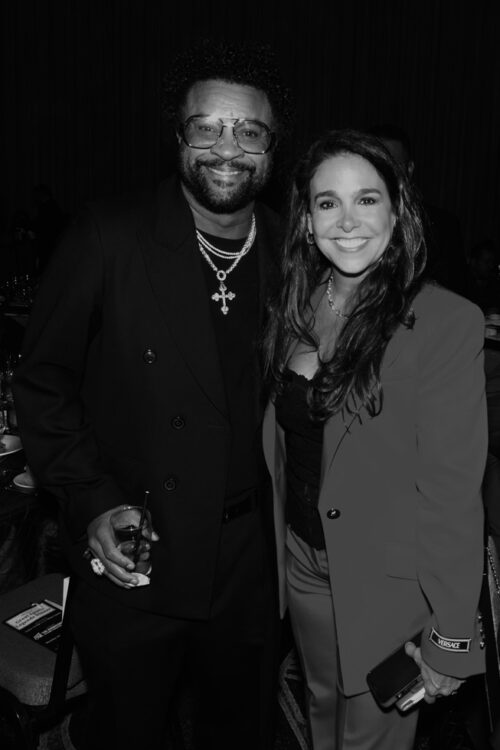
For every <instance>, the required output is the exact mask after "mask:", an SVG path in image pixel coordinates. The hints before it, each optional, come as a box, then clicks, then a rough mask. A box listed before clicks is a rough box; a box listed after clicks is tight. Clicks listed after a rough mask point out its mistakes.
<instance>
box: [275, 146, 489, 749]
mask: <svg viewBox="0 0 500 750" xmlns="http://www.w3.org/2000/svg"><path fill="white" fill-rule="evenodd" d="M424 261H425V248H424V245H423V241H422V225H421V219H420V213H419V207H418V201H417V199H416V197H415V195H414V193H413V190H412V188H411V186H410V184H409V183H408V182H407V180H406V177H405V175H404V174H403V173H402V171H401V170H400V168H399V166H398V165H397V164H396V162H395V161H393V159H392V157H391V156H390V154H389V153H388V152H387V151H386V149H385V148H384V146H383V145H382V144H381V143H380V142H379V141H378V140H377V139H375V138H373V137H372V136H367V135H365V134H363V133H359V132H355V131H333V132H330V133H327V134H326V135H325V136H324V137H322V138H320V139H319V140H318V141H317V142H316V143H314V144H313V145H312V146H311V148H310V149H309V151H308V152H307V154H306V155H305V157H304V158H303V159H302V160H301V162H300V163H299V164H298V167H297V169H296V173H295V177H294V181H293V186H292V190H291V196H290V203H289V213H288V228H287V234H286V239H285V245H284V259H283V267H282V279H281V285H280V293H279V295H277V297H276V300H275V302H274V303H273V305H272V306H271V315H270V317H269V320H270V323H269V326H268V328H267V332H266V337H265V343H264V353H265V366H266V372H267V377H268V379H269V382H270V386H271V392H272V398H271V403H270V405H269V408H268V411H267V413H266V418H265V423H264V449H265V454H266V460H267V462H268V466H269V469H270V472H271V474H272V478H273V484H274V503H275V524H276V540H277V555H278V567H279V577H280V596H281V609H282V613H284V611H285V609H286V607H287V606H288V607H289V610H290V617H291V622H292V628H293V632H294V637H295V641H296V645H297V650H298V653H299V657H300V659H301V663H302V667H303V671H304V676H305V681H306V699H307V707H308V715H309V723H310V728H311V736H312V742H313V747H314V750H341V749H342V750H347V749H349V750H410V749H411V748H412V747H413V742H414V735H415V728H416V721H417V711H416V710H413V711H410V712H408V713H407V714H402V713H400V712H399V711H398V710H397V709H395V708H393V709H391V710H389V711H384V710H382V709H381V708H379V706H378V705H377V703H376V701H375V700H374V698H373V697H372V695H371V693H370V692H369V689H368V685H367V682H366V674H367V672H368V671H369V670H370V669H372V668H373V667H374V666H375V665H376V664H377V663H378V662H380V661H381V660H383V659H384V657H386V656H388V655H389V653H390V652H392V651H393V650H394V649H396V648H397V647H398V646H401V645H402V644H404V643H406V644H407V645H406V650H407V653H408V654H409V655H410V656H411V657H413V658H414V660H415V661H416V662H417V664H418V665H419V667H420V671H421V676H422V678H423V683H424V686H425V699H426V700H427V701H428V702H433V701H434V700H435V698H436V697H440V696H447V695H449V694H450V693H454V692H455V691H456V690H458V689H459V687H460V685H461V684H462V682H463V681H464V680H465V678H466V677H467V676H469V675H471V674H475V673H479V672H481V671H483V669H484V658H483V651H482V646H483V645H484V644H483V643H482V641H481V629H480V624H479V621H478V616H477V606H478V600H479V593H480V586H481V577H482V565H483V514H482V503H481V496H480V486H481V479H482V475H483V470H484V463H485V457H486V442H487V439H486V416H485V397H484V377H483V359H482V344H483V333H484V328H483V325H484V324H483V317H482V314H481V312H480V310H479V309H478V308H477V307H475V306H474V305H472V304H471V303H469V302H467V301H466V300H465V299H463V298H461V297H459V296H457V295H455V294H453V293H451V292H448V291H446V290H444V289H442V288H440V287H438V286H437V285H432V284H428V283H427V284H425V283H424V282H422V281H421V280H420V274H421V271H422V268H423V265H424ZM416 634H418V635H420V636H421V641H420V645H419V646H418V645H417V644H416V643H414V642H412V641H411V639H412V638H413V637H414V636H415V635H416ZM417 642H418V641H417Z"/></svg>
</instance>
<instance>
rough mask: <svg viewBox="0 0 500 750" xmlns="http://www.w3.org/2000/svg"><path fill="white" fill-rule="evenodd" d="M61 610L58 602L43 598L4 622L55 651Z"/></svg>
mask: <svg viewBox="0 0 500 750" xmlns="http://www.w3.org/2000/svg"><path fill="white" fill-rule="evenodd" d="M62 616H63V610H62V607H61V605H60V604H56V603H55V602H51V601H49V600H48V599H43V600H42V601H41V602H33V603H32V604H30V606H29V607H27V608H26V609H23V610H21V612H18V613H17V614H16V615H13V616H11V617H9V618H8V619H7V620H4V624H5V625H8V626H9V627H11V628H13V629H14V630H17V631H18V633H21V634H22V635H25V636H26V637H27V638H30V639H31V640H32V641H36V643H39V644H41V645H42V646H46V647H47V648H49V649H50V650H51V651H54V652H57V649H58V646H59V640H60V638H61V627H62Z"/></svg>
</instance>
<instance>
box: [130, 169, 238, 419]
mask: <svg viewBox="0 0 500 750" xmlns="http://www.w3.org/2000/svg"><path fill="white" fill-rule="evenodd" d="M139 242H140V245H141V248H142V252H143V254H144V260H145V264H146V270H147V274H148V277H149V281H150V284H151V287H152V290H153V293H154V295H155V297H156V300H157V302H158V306H159V308H160V310H161V314H162V315H163V318H164V321H165V324H166V325H167V326H168V329H169V331H170V333H171V334H172V336H173V338H174V340H175V342H176V344H177V347H178V349H179V351H180V352H181V354H182V356H183V358H184V361H185V362H186V364H187V365H188V367H189V369H190V370H191V372H192V374H193V376H194V377H195V379H196V380H197V381H198V383H199V385H200V387H201V388H202V389H203V390H204V392H205V393H206V395H207V397H208V398H209V399H210V401H211V402H212V403H213V405H214V406H215V407H216V408H217V409H218V410H219V411H220V412H221V413H222V414H224V415H227V405H226V399H225V394H224V384H223V378H222V373H221V368H220V361H219V353H218V349H217V342H216V339H215V333H214V330H213V327H212V318H211V314H210V309H209V294H208V291H207V288H206V283H205V277H204V274H203V269H202V267H201V257H200V253H199V250H198V246H197V243H196V235H195V226H194V221H193V218H192V214H191V211H190V209H189V206H188V205H187V203H186V201H185V199H184V197H183V195H182V192H181V189H180V185H179V183H178V181H177V180H174V179H172V180H169V181H168V182H166V183H163V184H162V185H161V186H160V189H159V191H158V195H157V200H156V203H155V205H154V206H153V209H152V211H151V213H150V215H149V217H148V218H147V220H146V222H145V223H144V225H143V227H142V228H141V230H140V232H139Z"/></svg>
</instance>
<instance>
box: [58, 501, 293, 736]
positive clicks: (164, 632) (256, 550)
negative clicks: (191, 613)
mask: <svg viewBox="0 0 500 750" xmlns="http://www.w3.org/2000/svg"><path fill="white" fill-rule="evenodd" d="M153 575H154V571H153ZM110 585H111V584H110ZM273 590H274V587H273V586H272V577H271V574H270V564H269V555H268V547H267V545H266V544H265V542H264V534H263V528H262V521H261V518H260V513H259V511H258V510H257V511H254V512H252V513H249V514H246V515H244V516H241V517H240V518H236V519H234V520H232V521H230V522H229V523H227V524H225V525H224V526H223V528H222V535H221V545H220V552H219V559H218V565H217V575H216V583H215V587H214V595H213V601H212V608H211V616H210V619H209V620H207V621H193V620H184V619H178V618H173V617H165V616H162V615H157V614H152V613H149V612H143V611H141V610H137V609H133V608H128V607H124V606H122V605H121V604H120V603H118V602H116V601H115V600H114V599H113V598H111V597H105V596H103V595H102V594H101V593H99V592H97V591H96V590H94V589H93V588H92V587H91V586H89V585H88V584H86V583H84V582H81V583H80V584H79V586H78V587H77V590H76V591H75V594H74V597H73V600H72V603H71V622H72V629H73V633H74V637H75V642H76V644H77V647H78V651H79V654H80V657H81V659H82V666H83V669H84V672H85V675H86V677H87V678H88V682H89V697H90V700H91V704H90V716H89V717H88V718H87V721H86V724H85V733H84V734H85V738H84V739H85V748H86V749H88V750H101V749H102V750H114V749H115V748H116V750H139V749H140V750H157V749H158V750H160V748H161V749H162V750H164V748H165V734H166V726H167V723H168V720H169V709H170V707H171V704H172V699H173V697H174V696H175V694H176V688H177V687H178V685H179V680H180V678H181V677H182V680H183V682H186V679H187V684H188V691H189V693H190V694H191V695H192V705H193V727H194V739H195V747H196V748H197V750H198V748H199V750H207V749H208V748H218V749H219V750H222V749H224V750H225V749H226V748H227V750H229V748H231V750H234V748H238V750H243V749H244V748H245V749H246V748H248V750H257V749H258V748H268V747H271V746H272V744H271V743H272V736H271V734H272V733H271V731H270V730H271V728H272V726H273V724H274V722H273V711H274V707H275V705H276V698H275V695H276V692H275V691H276V684H277V666H278V664H277V661H278V660H277V635H278V624H277V623H278V616H277V607H275V604H274V598H275V597H274V595H273Z"/></svg>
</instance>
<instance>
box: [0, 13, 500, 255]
mask: <svg viewBox="0 0 500 750" xmlns="http://www.w3.org/2000/svg"><path fill="white" fill-rule="evenodd" d="M499 6H500V3H499V2H498V1H497V0H476V1H475V2H469V3H467V4H463V3H458V2H457V1H451V0H449V1H448V0H434V1H432V0H422V1H421V2H416V1H415V0H408V1H405V0H399V1H398V2H395V1H393V0H390V1H389V0H387V1H384V0H378V2H365V0H357V1H356V2H349V1H348V0H342V1H341V0H320V1H319V2H314V0H310V1H309V2H300V3H298V2H297V3H294V2H288V3H283V4H282V3H278V2H273V1H272V0H267V2H258V1H257V0H254V1H253V2H251V3H245V2H243V3H235V2H232V3H227V2H225V3H224V2H220V1H219V2H211V1H210V0H205V2H203V0H180V1H179V0H178V1H177V2H174V0H168V2H167V1H165V2H159V1H158V0H52V1H51V0H10V2H5V3H2V9H1V11H0V14H1V15H0V23H1V29H0V35H1V37H0V38H1V54H2V71H1V93H2V101H1V104H2V110H3V114H2V133H1V144H2V145H1V148H2V151H3V158H2V162H3V164H4V165H5V166H4V169H3V170H2V174H3V177H4V179H3V184H2V187H1V188H0V197H1V206H2V207H1V212H2V215H1V217H0V218H1V220H2V229H3V228H4V227H5V226H7V223H8V218H9V216H10V215H11V213H12V211H14V210H16V209H28V210H29V209H30V200H31V189H32V187H33V185H35V184H37V183H40V182H43V183H46V184H48V185H50V186H51V188H52V189H53V191H54V194H55V196H56V198H57V199H58V201H59V203H60V204H61V205H62V207H63V209H64V210H65V211H67V212H69V213H72V212H74V211H75V209H76V208H77V207H78V205H79V204H81V203H82V202H83V201H85V200H86V199H88V198H94V197H97V196H100V195H105V194H109V193H114V192H122V191H125V190H129V189H133V188H135V187H141V186H144V185H148V184H151V183H155V182H156V181H157V180H158V179H159V178H160V177H162V176H163V175H164V173H165V171H166V170H167V169H168V166H169V164H170V163H171V156H170V154H169V148H170V144H171V142H172V139H171V138H170V137H169V136H168V134H165V133H164V132H163V131H162V123H161V110H160V83H161V77H162V72H163V71H164V70H165V68H166V67H167V65H168V61H169V59H170V57H171V55H172V54H173V53H174V52H175V51H176V50H178V49H179V48H181V47H183V46H185V45H187V44H191V43H193V41H194V40H196V39H197V38H200V37H203V36H213V37H217V38H220V37H222V38H231V39H233V40H236V41H239V40H243V39H257V40H261V41H267V42H269V43H270V44H271V45H272V46H273V47H274V48H275V49H276V51H277V53H278V55H279V58H280V61H281V65H282V68H283V71H284V74H285V77H286V79H287V80H288V83H289V85H290V86H291V88H292V90H293V92H294V95H295V98H296V102H297V121H296V132H295V137H294V139H293V148H294V149H295V150H296V151H298V150H300V149H301V148H302V146H303V145H304V144H305V143H307V141H308V140H309V139H310V138H311V137H312V136H314V135H316V134H318V133H320V132H321V131H322V130H324V129H325V128H327V127H332V126H344V125H354V126H363V125H369V124H373V123H377V122H381V121H391V122H394V123H397V124H399V125H400V126H403V127H404V128H405V129H406V130H407V131H408V132H409V134H410V136H411V139H412V141H413V144H414V151H415V159H416V163H417V167H416V173H415V174H416V179H417V181H418V183H419V185H420V187H421V189H422V191H423V192H424V194H425V195H426V198H427V199H428V200H429V201H431V202H434V203H436V204H438V205H440V206H442V207H443V208H447V209H448V210H451V211H453V212H454V213H455V214H457V215H458V217H459V219H460V221H461V224H462V228H463V231H464V235H465V238H466V243H467V245H468V246H470V245H471V244H473V243H475V242H477V241H479V240H481V239H482V238H484V237H488V236H490V237H492V238H493V239H494V240H495V241H498V235H497V224H498V213H499V211H498V205H499V198H500V190H499V167H500V157H499V137H498V136H499V132H500V53H499V39H500V24H499V20H500V12H499V10H498V8H499ZM274 194H275V195H280V194H282V185H281V183H279V184H277V185H276V184H275V186H274ZM271 197H272V196H271Z"/></svg>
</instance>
